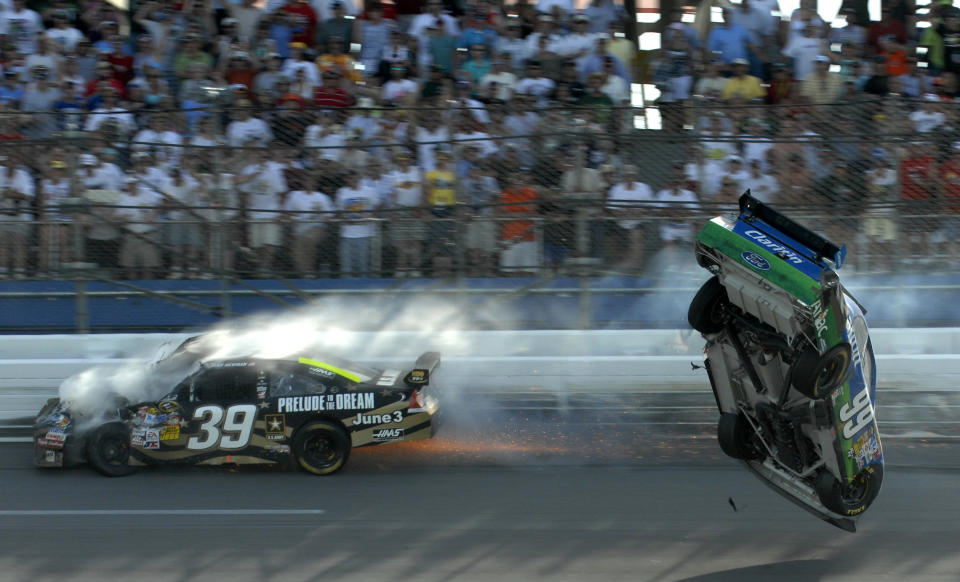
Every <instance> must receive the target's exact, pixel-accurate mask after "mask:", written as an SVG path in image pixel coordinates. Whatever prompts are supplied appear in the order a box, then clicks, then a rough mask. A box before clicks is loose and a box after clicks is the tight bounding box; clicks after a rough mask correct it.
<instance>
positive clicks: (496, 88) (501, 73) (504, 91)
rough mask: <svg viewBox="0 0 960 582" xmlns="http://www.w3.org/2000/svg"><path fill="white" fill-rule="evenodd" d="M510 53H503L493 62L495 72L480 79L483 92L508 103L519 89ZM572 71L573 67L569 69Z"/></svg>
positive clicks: (490, 72) (492, 71)
mask: <svg viewBox="0 0 960 582" xmlns="http://www.w3.org/2000/svg"><path fill="white" fill-rule="evenodd" d="M510 59H511V57H510V53H502V54H500V56H499V57H497V58H496V60H494V61H493V70H491V71H489V72H487V73H486V74H485V75H484V76H483V77H482V78H481V79H480V87H481V89H482V90H483V91H486V90H488V89H489V90H491V91H492V92H493V95H494V96H495V97H496V99H498V100H500V101H503V102H504V103H506V102H507V101H510V99H512V98H513V93H514V91H515V90H516V87H517V76H516V75H515V74H514V73H513V72H512V69H513V67H511V66H510V63H509V61H510ZM568 68H570V69H572V68H573V67H568Z"/></svg>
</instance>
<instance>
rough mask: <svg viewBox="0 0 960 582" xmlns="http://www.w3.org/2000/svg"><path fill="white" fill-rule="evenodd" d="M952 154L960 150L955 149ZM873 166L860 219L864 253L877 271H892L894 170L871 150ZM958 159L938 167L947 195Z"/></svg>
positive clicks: (959, 171) (959, 177)
mask: <svg viewBox="0 0 960 582" xmlns="http://www.w3.org/2000/svg"><path fill="white" fill-rule="evenodd" d="M953 151H954V153H956V152H958V151H960V149H958V148H957V147H956V146H954V148H953ZM872 162H873V165H872V166H871V167H870V168H869V169H868V170H867V172H866V176H865V177H866V184H867V204H866V211H865V213H864V219H863V234H864V236H865V237H866V242H867V248H868V251H867V254H868V256H869V257H870V258H871V259H874V261H873V263H874V264H875V265H876V267H877V268H878V269H881V270H885V271H890V270H893V257H895V256H896V254H897V253H896V252H895V248H894V245H895V244H896V241H897V238H898V236H897V223H896V217H897V209H896V206H895V205H896V202H897V200H896V187H897V171H896V170H895V169H894V168H893V167H892V166H891V164H890V162H889V161H888V159H887V155H886V153H885V152H884V151H883V150H874V152H873V155H872ZM958 162H960V159H957V156H956V155H954V156H953V157H951V159H949V160H947V162H945V163H944V164H943V165H942V166H941V168H940V177H941V179H943V180H944V187H945V189H946V190H947V192H949V191H951V190H954V191H955V189H956V188H957V186H958V185H960V163H958Z"/></svg>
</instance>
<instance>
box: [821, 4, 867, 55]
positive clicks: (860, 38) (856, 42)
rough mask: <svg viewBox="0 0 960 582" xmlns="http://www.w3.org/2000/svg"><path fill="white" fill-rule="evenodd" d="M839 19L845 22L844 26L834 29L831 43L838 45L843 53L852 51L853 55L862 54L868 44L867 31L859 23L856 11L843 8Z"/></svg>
mask: <svg viewBox="0 0 960 582" xmlns="http://www.w3.org/2000/svg"><path fill="white" fill-rule="evenodd" d="M837 18H839V19H842V20H843V22H844V26H841V27H834V28H833V29H832V30H831V31H830V42H831V43H838V44H839V45H840V51H841V52H844V49H851V50H852V51H853V52H852V54H855V55H859V54H861V53H862V52H863V50H864V48H865V45H866V43H867V29H866V28H864V27H862V26H860V25H859V24H858V23H857V19H856V10H854V8H853V7H852V6H846V7H843V8H841V9H840V14H838V15H837Z"/></svg>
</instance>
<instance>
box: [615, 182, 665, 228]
mask: <svg viewBox="0 0 960 582" xmlns="http://www.w3.org/2000/svg"><path fill="white" fill-rule="evenodd" d="M653 201H654V198H653V190H652V189H651V188H650V186H648V185H646V184H644V183H643V182H631V183H629V184H626V183H621V184H614V185H613V187H612V188H610V193H609V194H608V195H607V208H611V209H614V210H617V209H620V208H622V207H624V206H626V207H630V206H631V205H633V204H635V203H637V202H653ZM637 210H640V209H637ZM617 224H619V225H620V226H621V227H623V228H626V229H631V228H636V226H637V225H638V224H640V221H639V220H618V221H617Z"/></svg>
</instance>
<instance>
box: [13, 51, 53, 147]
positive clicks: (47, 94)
mask: <svg viewBox="0 0 960 582" xmlns="http://www.w3.org/2000/svg"><path fill="white" fill-rule="evenodd" d="M30 76H31V77H32V79H33V80H32V81H31V82H29V83H27V86H26V88H25V89H24V91H23V97H22V98H21V101H20V109H22V110H24V111H30V112H36V114H35V115H31V116H30V118H29V122H28V124H27V125H25V126H22V131H23V133H24V135H25V136H26V137H28V138H35V139H36V138H39V139H43V138H47V137H50V134H52V133H53V132H54V131H55V130H56V127H57V120H56V118H55V117H54V116H53V115H52V114H51V113H52V112H53V110H54V108H53V104H54V103H56V102H57V100H58V99H59V98H60V96H61V93H60V89H58V88H57V86H56V84H55V83H53V82H52V81H51V80H50V76H51V71H50V70H49V69H47V67H46V66H45V65H36V66H34V68H33V69H31V70H30Z"/></svg>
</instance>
